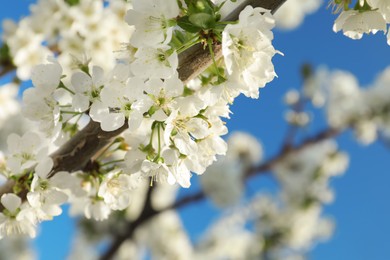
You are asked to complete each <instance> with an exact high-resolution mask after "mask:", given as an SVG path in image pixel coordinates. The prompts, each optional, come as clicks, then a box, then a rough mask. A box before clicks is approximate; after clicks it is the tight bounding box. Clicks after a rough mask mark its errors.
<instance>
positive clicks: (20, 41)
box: [2, 0, 132, 80]
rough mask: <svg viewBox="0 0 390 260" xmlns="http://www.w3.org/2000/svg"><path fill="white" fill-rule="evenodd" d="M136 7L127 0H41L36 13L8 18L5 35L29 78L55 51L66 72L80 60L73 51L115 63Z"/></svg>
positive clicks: (22, 74) (103, 63)
mask: <svg viewBox="0 0 390 260" xmlns="http://www.w3.org/2000/svg"><path fill="white" fill-rule="evenodd" d="M130 7H131V4H129V3H128V2H127V1H123V0H111V1H108V3H105V2H104V1H103V0H98V1H95V0H78V1H57V0H39V1H37V3H36V4H34V5H31V7H30V10H31V14H30V15H29V16H27V17H25V18H23V19H21V20H20V21H19V22H18V24H16V23H14V22H13V21H11V20H4V22H3V30H4V34H3V35H2V36H3V37H2V40H3V41H4V43H6V44H7V46H8V47H9V52H10V55H11V57H12V61H13V64H14V65H15V66H16V72H17V76H18V77H19V78H20V79H22V80H28V79H29V78H30V75H31V68H32V67H33V66H35V65H36V64H39V63H43V62H45V61H46V58H47V56H48V55H53V53H54V54H56V56H57V59H58V61H59V63H60V64H61V65H62V66H64V68H66V73H68V72H69V70H68V68H70V67H71V66H72V64H73V63H74V58H73V57H83V56H86V57H88V58H90V59H91V60H92V62H93V63H94V64H96V65H99V66H102V67H103V68H104V69H111V68H112V67H113V66H114V65H115V57H116V51H119V50H120V49H121V44H122V43H124V42H127V41H128V39H129V36H130V35H131V32H132V28H131V27H129V26H128V25H126V24H125V23H123V17H124V15H125V13H126V10H127V9H128V8H130ZM48 21H50V22H48ZM108 35H109V37H108Z"/></svg>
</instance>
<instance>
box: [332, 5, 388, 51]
mask: <svg viewBox="0 0 390 260" xmlns="http://www.w3.org/2000/svg"><path fill="white" fill-rule="evenodd" d="M332 2H334V5H335V9H336V12H337V11H339V10H342V12H341V13H340V15H339V17H338V18H337V19H336V21H335V23H334V26H333V31H335V32H339V31H341V30H342V31H343V33H344V35H346V36H348V37H350V38H352V39H361V38H362V37H363V34H364V33H367V34H368V33H373V34H375V33H377V32H378V31H383V32H384V33H386V32H387V30H388V25H389V23H390V2H389V1H387V0H358V1H357V3H356V5H355V7H354V8H353V9H350V8H349V4H350V3H351V0H341V1H332ZM387 43H388V44H389V45H390V33H387Z"/></svg>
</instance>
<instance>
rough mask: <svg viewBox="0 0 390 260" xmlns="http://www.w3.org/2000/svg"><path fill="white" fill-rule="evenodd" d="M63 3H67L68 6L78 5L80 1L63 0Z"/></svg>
mask: <svg viewBox="0 0 390 260" xmlns="http://www.w3.org/2000/svg"><path fill="white" fill-rule="evenodd" d="M65 3H67V4H68V5H70V6H73V5H78V4H79V3H80V0H65Z"/></svg>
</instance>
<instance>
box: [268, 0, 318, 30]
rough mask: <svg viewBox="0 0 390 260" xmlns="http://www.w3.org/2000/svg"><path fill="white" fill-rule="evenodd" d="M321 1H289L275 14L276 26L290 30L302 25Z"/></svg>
mask: <svg viewBox="0 0 390 260" xmlns="http://www.w3.org/2000/svg"><path fill="white" fill-rule="evenodd" d="M323 2H324V1H323V0H289V1H286V3H284V4H283V5H282V6H281V7H280V8H279V9H278V11H277V12H276V13H275V20H276V26H277V27H279V28H281V29H284V30H292V29H295V28H297V27H298V26H300V25H301V24H302V23H303V20H304V18H305V16H306V15H309V14H312V13H314V12H316V11H317V10H318V9H319V8H320V6H321V5H322V4H323Z"/></svg>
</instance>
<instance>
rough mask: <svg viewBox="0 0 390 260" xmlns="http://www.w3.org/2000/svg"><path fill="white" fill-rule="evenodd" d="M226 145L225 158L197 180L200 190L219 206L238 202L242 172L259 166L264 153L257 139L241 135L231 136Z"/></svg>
mask: <svg viewBox="0 0 390 260" xmlns="http://www.w3.org/2000/svg"><path fill="white" fill-rule="evenodd" d="M227 143H228V147H229V149H228V151H227V152H226V156H221V157H220V158H218V160H217V161H216V162H215V163H214V164H212V165H211V166H210V167H209V168H207V171H206V174H203V175H202V176H201V178H200V181H201V184H202V188H203V191H204V192H205V193H206V194H207V195H208V197H209V198H211V199H212V201H213V202H214V203H215V204H216V205H218V206H219V207H229V206H233V205H235V204H237V203H238V202H239V200H240V199H241V198H242V195H243V191H244V187H245V183H244V181H245V176H244V173H245V172H246V171H247V170H249V169H250V168H251V167H254V166H256V165H258V164H259V162H260V161H261V159H262V153H263V151H262V146H261V144H260V143H259V142H258V140H257V139H256V138H254V137H253V136H251V135H249V134H246V133H243V132H235V133H233V134H232V135H230V137H229V139H228V140H227ZM227 190H228V191H229V192H226V191H227Z"/></svg>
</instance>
